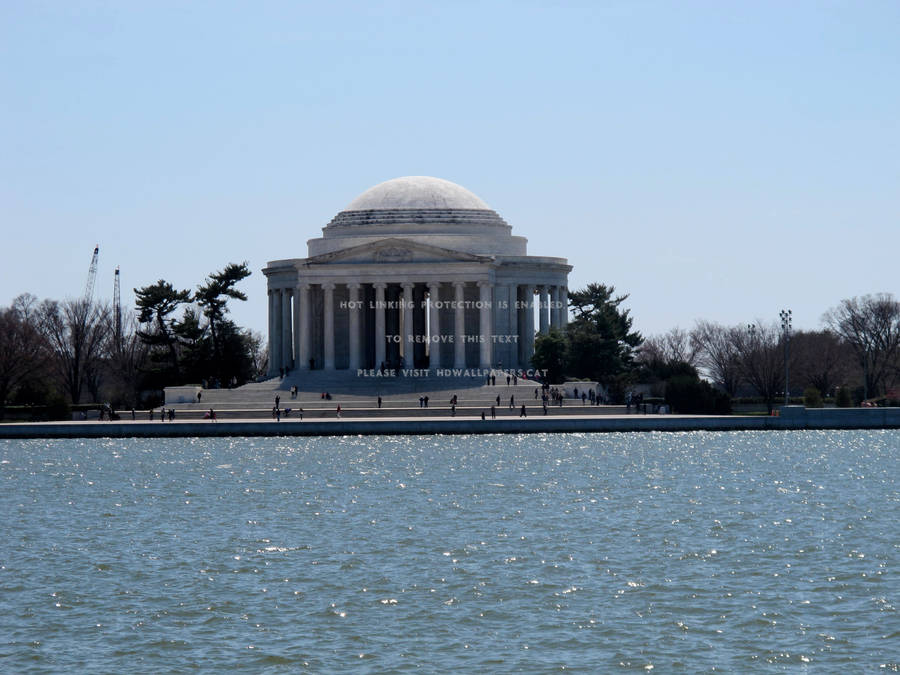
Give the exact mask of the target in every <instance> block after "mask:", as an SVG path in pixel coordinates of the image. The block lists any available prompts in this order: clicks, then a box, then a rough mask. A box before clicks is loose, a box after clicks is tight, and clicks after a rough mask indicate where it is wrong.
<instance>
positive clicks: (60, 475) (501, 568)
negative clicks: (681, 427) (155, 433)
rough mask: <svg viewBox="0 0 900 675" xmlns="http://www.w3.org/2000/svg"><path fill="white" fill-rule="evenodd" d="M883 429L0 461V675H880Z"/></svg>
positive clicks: (270, 442)
mask: <svg viewBox="0 0 900 675" xmlns="http://www.w3.org/2000/svg"><path fill="white" fill-rule="evenodd" d="M898 458H900V432H897V431H874V432H870V431H842V432H838V431H833V432H832V431H829V432H760V433H754V432H737V433H709V432H696V433H658V434H637V433H634V434H581V435H580V434H567V435H555V434H554V435H551V434H548V435H522V436H424V437H409V436H407V437H399V436H398V437H345V438H297V439H292V438H282V439H248V438H234V439H160V440H151V439H142V440H105V441H93V440H84V441H79V440H67V441H9V442H4V443H2V444H0V515H2V525H0V534H2V540H0V671H2V672H7V673H44V672H63V671H69V672H91V673H101V672H109V673H122V672H160V671H166V672H175V671H178V672H181V671H189V670H199V671H208V672H226V671H240V672H272V673H279V672H298V671H308V672H321V673H328V672H342V671H343V672H346V671H351V672H410V671H418V672H448V671H467V672H472V671H480V672H485V673H487V672H525V673H546V672H555V671H563V670H565V671H574V672H584V673H598V672H618V671H643V672H646V671H650V670H654V671H655V672H664V673H665V672H672V671H682V672H713V671H716V672H720V671H721V672H749V671H753V672H757V671H759V672H781V671H787V672H797V671H799V672H805V671H808V672H816V673H822V672H826V673H827V672H834V673H843V672H896V671H897V669H898V662H900V617H898V610H897V604H898V602H900V598H898V591H900V584H898V576H897V562H898V547H900V525H898V518H900V509H898V503H900V494H898V487H897V480H898V476H900V466H898V465H900V461H898Z"/></svg>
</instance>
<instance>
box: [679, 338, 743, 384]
mask: <svg viewBox="0 0 900 675" xmlns="http://www.w3.org/2000/svg"><path fill="white" fill-rule="evenodd" d="M739 332H740V329H738V328H729V327H726V326H722V325H721V324H718V323H713V322H710V321H698V322H697V325H696V326H695V327H694V329H693V330H692V331H691V343H692V344H693V345H695V347H694V348H695V349H696V351H697V365H699V366H700V367H701V368H702V369H703V370H704V372H705V373H706V374H707V376H708V377H710V378H711V379H712V380H713V382H715V383H716V384H717V385H719V386H720V387H722V389H724V390H725V391H726V392H727V393H728V395H729V396H734V395H735V394H736V393H737V389H738V386H739V385H740V382H741V363H740V354H739V353H738V350H737V346H736V345H737V342H738V339H737V335H738V333H739Z"/></svg>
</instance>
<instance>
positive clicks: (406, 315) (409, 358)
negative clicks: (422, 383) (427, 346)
mask: <svg viewBox="0 0 900 675" xmlns="http://www.w3.org/2000/svg"><path fill="white" fill-rule="evenodd" d="M401 286H402V288H403V337H402V338H401V340H402V341H403V367H404V368H412V367H414V365H415V359H414V358H413V348H414V346H415V335H414V333H415V331H414V330H413V307H415V303H414V302H413V284H412V283H410V282H404V283H403V284H401Z"/></svg>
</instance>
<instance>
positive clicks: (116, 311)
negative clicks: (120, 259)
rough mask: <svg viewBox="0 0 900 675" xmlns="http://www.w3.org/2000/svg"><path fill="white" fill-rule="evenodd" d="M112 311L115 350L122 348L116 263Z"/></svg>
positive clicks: (120, 299) (120, 297)
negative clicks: (114, 329)
mask: <svg viewBox="0 0 900 675" xmlns="http://www.w3.org/2000/svg"><path fill="white" fill-rule="evenodd" d="M113 313H114V315H115V321H116V326H115V327H116V350H117V351H119V350H121V349H122V291H121V289H120V288H119V266H118V265H116V280H115V282H114V284H113Z"/></svg>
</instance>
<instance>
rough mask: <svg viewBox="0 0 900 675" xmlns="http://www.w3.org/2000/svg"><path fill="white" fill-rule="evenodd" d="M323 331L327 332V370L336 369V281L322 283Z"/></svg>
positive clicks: (324, 366)
mask: <svg viewBox="0 0 900 675" xmlns="http://www.w3.org/2000/svg"><path fill="white" fill-rule="evenodd" d="M322 300H323V302H322V311H323V314H324V317H323V319H324V320H323V323H322V332H323V333H324V334H325V363H324V364H323V366H322V367H323V368H324V369H325V370H334V283H332V282H330V281H327V282H325V283H324V284H322Z"/></svg>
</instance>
